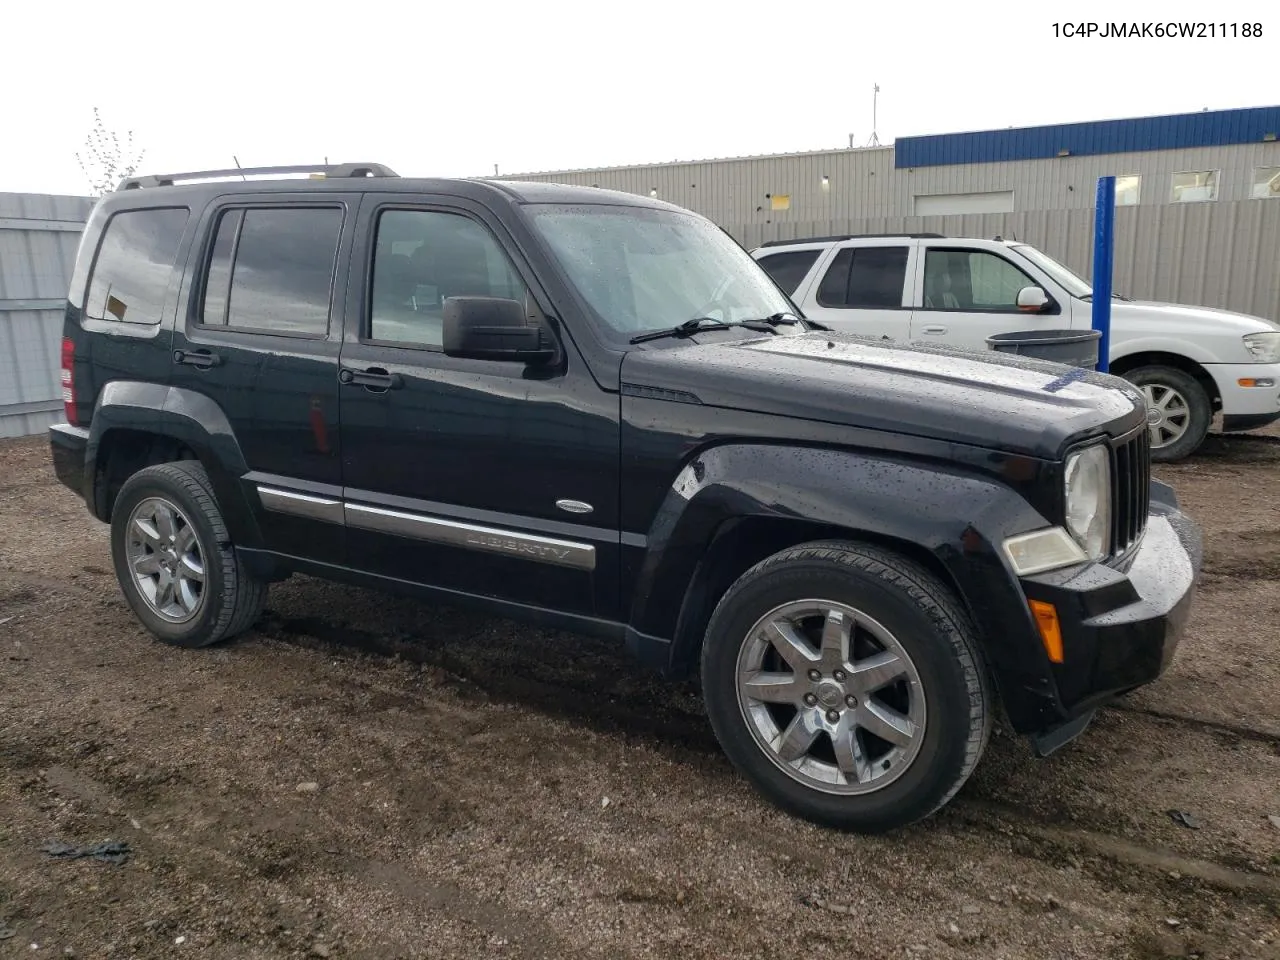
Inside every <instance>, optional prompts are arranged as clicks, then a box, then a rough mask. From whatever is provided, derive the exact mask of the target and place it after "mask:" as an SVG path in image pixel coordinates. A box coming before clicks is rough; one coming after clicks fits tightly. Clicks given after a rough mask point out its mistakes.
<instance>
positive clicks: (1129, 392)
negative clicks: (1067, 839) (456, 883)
mask: <svg viewBox="0 0 1280 960" xmlns="http://www.w3.org/2000/svg"><path fill="white" fill-rule="evenodd" d="M300 173H310V174H311V176H310V177H309V178H303V177H298V176H295V175H297V174H300ZM241 177H243V178H244V179H236V178H241ZM249 177H253V178H254V179H248V178H249ZM182 181H198V182H186V183H183V182H182ZM64 337H65V338H64V340H63V344H62V363H63V370H62V376H63V385H64V397H65V400H66V420H67V422H66V423H65V424H59V425H57V426H54V427H53V428H51V433H50V441H51V446H52V457H53V461H54V464H55V466H56V469H57V473H58V476H59V478H60V479H61V481H62V482H63V483H64V484H66V485H67V486H69V487H70V488H72V489H73V490H75V491H76V492H77V493H79V494H80V495H81V496H82V497H83V498H84V500H85V501H86V503H87V504H88V507H89V509H90V510H91V511H92V513H93V515H94V516H95V517H97V518H98V519H99V520H101V521H103V522H108V523H110V524H111V546H112V556H113V560H114V564H115V569H116V573H117V575H118V577H119V581H120V585H121V588H122V590H123V591H124V595H125V597H126V598H127V599H128V602H129V604H130V605H131V607H132V609H133V610H134V612H135V613H136V615H137V617H138V619H139V620H140V621H141V622H142V623H143V625H144V626H146V628H147V629H148V630H149V631H150V632H151V633H153V634H154V635H155V636H157V637H159V638H160V639H161V640H163V641H165V642H167V643H172V644H178V645H180V646H186V647H200V646H205V645H207V644H211V643H215V642H217V641H219V640H222V639H224V638H227V637H230V636H233V635H235V634H237V633H240V632H242V631H244V630H246V629H248V628H249V627H250V626H252V624H253V623H254V620H255V618H256V617H257V616H258V614H259V613H260V612H261V610H262V608H263V603H264V601H265V598H266V594H267V585H268V584H269V583H271V582H272V581H278V580H281V579H283V578H285V577H287V576H289V575H290V574H291V573H294V572H301V573H305V574H310V575H313V576H319V577H328V578H332V579H335V580H344V581H349V582H351V583H357V584H365V585H368V586H372V587H381V588H389V589H395V590H404V591H410V592H412V593H416V594H418V595H420V596H422V597H424V598H426V599H428V600H432V601H438V602H440V603H448V604H473V605H478V606H479V607H480V608H481V609H483V610H487V611H490V612H492V613H493V614H495V615H501V616H511V617H517V618H526V619H529V620H534V621H537V622H539V623H542V624H545V625H552V626H556V627H561V628H564V629H566V630H571V631H580V632H583V633H589V634H595V635H604V636H607V637H612V638H616V639H617V640H619V641H622V642H624V643H625V644H626V645H627V646H628V647H629V648H630V649H631V650H632V651H634V653H635V654H636V655H638V656H639V657H640V658H642V659H643V660H644V661H646V662H647V663H649V664H651V665H653V666H655V667H657V668H659V669H661V670H663V671H666V672H669V673H671V674H673V675H681V674H684V675H688V673H689V672H691V671H697V672H699V673H700V677H701V683H702V689H703V692H704V696H705V700H706V707H707V712H708V714H709V716H710V720H711V724H712V726H713V727H714V729H715V732H716V734H717V736H718V738H719V740H720V742H721V744H722V745H723V748H724V750H725V752H726V753H727V754H728V756H729V757H730V759H731V760H732V761H733V763H734V764H735V765H736V767H737V768H738V769H739V770H740V771H741V772H742V774H743V775H745V776H746V777H747V778H748V779H749V780H750V781H751V782H752V783H753V784H754V785H755V787H756V788H758V789H759V790H760V791H761V792H762V793H763V794H765V795H766V796H767V797H768V798H770V799H771V800H772V801H773V802H775V803H777V804H779V805H780V806H782V807H783V808H785V809H787V810H790V811H792V812H794V813H795V814H798V815H800V816H803V817H807V818H809V819H811V820H814V821H816V822H820V823H824V824H829V825H834V826H839V827H844V828H849V829H854V830H860V831H868V832H870V831H880V830H886V829H889V828H893V827H896V826H900V825H902V824H906V823H909V822H911V821H913V820H917V819H919V818H922V817H925V816H927V815H929V814H930V813H932V812H933V811H935V810H937V809H938V808H939V807H941V806H942V805H943V804H945V803H946V802H947V801H948V800H949V799H950V798H951V797H952V796H953V795H954V794H955V793H956V791H957V790H958V789H959V788H960V786H961V785H962V784H963V783H964V782H965V780H966V778H967V777H968V776H969V775H970V773H971V772H972V771H973V769H974V766H975V764H977V762H978V758H979V757H980V755H981V754H982V752H983V748H984V747H985V745H986V743H987V739H988V735H989V732H990V729H991V725H992V719H993V715H994V713H995V711H996V710H997V709H998V708H1003V710H1004V713H1005V716H1006V717H1007V720H1008V722H1009V724H1010V725H1011V727H1012V728H1013V729H1015V730H1016V731H1018V732H1019V733H1022V734H1026V735H1027V736H1029V737H1030V738H1031V741H1032V743H1033V745H1034V746H1035V749H1036V750H1037V752H1038V753H1039V754H1041V755H1044V754H1047V753H1048V752H1050V751H1052V750H1054V749H1056V748H1057V747H1059V746H1060V745H1062V744H1063V743H1065V742H1067V741H1068V740H1070V739H1071V738H1072V737H1074V736H1075V735H1077V734H1078V733H1079V732H1080V731H1081V730H1082V729H1084V727H1085V726H1086V724H1087V723H1088V722H1089V719H1090V718H1091V717H1092V716H1093V713H1094V711H1095V710H1096V709H1097V707H1098V706H1099V705H1100V704H1101V703H1103V702H1105V701H1106V700H1108V699H1109V698H1113V697H1115V696H1117V695H1119V694H1121V693H1123V692H1125V691H1128V690H1131V689H1133V688H1134V687H1137V686H1139V685H1142V684H1145V683H1148V682H1150V681H1152V680H1154V679H1155V678H1156V677H1157V676H1159V675H1160V673H1161V672H1162V671H1163V670H1164V668H1165V667H1166V666H1167V664H1168V663H1169V660H1170V658H1171V656H1172V655H1173V651H1174V648H1175V646H1176V645H1177V643H1178V640H1179V637H1180V634H1181V632H1182V631H1183V628H1184V625H1185V623H1186V620H1187V616H1188V610H1189V608H1190V606H1191V602H1192V595H1193V592H1194V588H1195V583H1196V580H1197V577H1198V575H1199V567H1200V552H1201V548H1200V537H1199V533H1198V531H1197V528H1196V527H1195V526H1194V525H1193V523H1191V522H1190V521H1189V520H1188V519H1187V518H1186V517H1185V516H1184V515H1183V514H1182V513H1181V512H1180V511H1179V510H1178V507H1177V503H1176V500H1175V498H1174V496H1173V492H1172V490H1171V489H1170V488H1168V487H1167V486H1164V485H1162V484H1159V483H1156V482H1153V481H1152V480H1151V477H1150V469H1149V465H1150V458H1149V452H1148V435H1147V431H1146V411H1145V407H1144V405H1143V401H1142V399H1141V396H1140V395H1139V394H1138V393H1136V392H1135V391H1134V390H1133V389H1132V388H1131V387H1129V386H1128V385H1127V384H1126V383H1125V382H1124V381H1122V380H1120V379H1117V378H1112V377H1109V376H1105V375H1102V374H1098V373H1095V372H1093V371H1087V372H1086V371H1082V370H1075V369H1070V368H1067V367H1063V366H1058V365H1055V364H1049V363H1043V362H1038V361H1029V360H1025V359H1020V358H1016V357H1013V358H1010V357H1006V356H1003V355H997V354H994V353H993V354H978V353H965V352H961V351H942V350H936V349H929V350H925V349H923V348H922V349H910V348H906V347H904V346H901V345H893V344H887V343H880V342H875V341H869V340H864V339H859V338H856V337H853V336H847V335H840V334H836V333H832V332H829V331H827V330H825V329H823V328H821V327H819V326H818V325H816V324H813V323H811V322H809V321H807V320H806V319H804V318H803V317H802V316H799V315H798V313H797V310H796V307H795V305H794V304H793V303H791V301H790V300H789V299H788V298H787V297H786V296H785V295H784V294H783V293H782V292H780V291H779V289H778V288H777V287H776V286H775V284H774V283H773V281H772V280H771V279H770V278H769V276H768V275H767V274H766V273H765V272H764V271H763V270H762V269H761V268H760V267H759V266H758V265H757V264H756V263H755V261H753V260H752V259H751V257H750V256H748V255H747V253H746V252H745V251H744V250H743V249H742V248H741V247H740V246H739V245H738V244H737V243H735V242H734V241H733V240H732V239H731V238H730V237H729V236H728V235H727V234H725V233H724V232H723V231H722V230H720V229H719V228H717V227H716V226H715V225H714V224H712V223H711V222H709V221H708V220H706V219H704V218H702V217H700V216H697V215H694V214H692V213H690V212H688V211H685V210H682V209H680V208H677V207H674V206H672V205H670V204H666V203H661V202H658V201H656V200H650V199H648V198H644V197H637V196H632V195H629V194H622V193H613V192H609V191H604V190H598V189H589V188H577V187H567V186H559V185H550V184H540V183H513V182H500V181H484V180H424V179H407V178H400V177H397V176H396V175H395V174H394V173H392V172H391V171H390V170H388V169H386V168H385V167H383V166H381V165H378V164H348V165H343V166H340V167H324V168H278V167H277V168H261V169H257V170H251V171H240V170H236V171H205V172H201V173H195V174H180V175H171V176H150V177H139V178H133V179H129V180H126V181H125V182H123V183H122V184H121V185H120V188H119V189H118V190H117V191H115V192H114V193H112V194H110V195H108V196H106V197H105V198H103V199H102V200H101V201H100V202H99V203H98V205H97V207H96V208H95V210H94V212H93V214H92V217H91V218H90V220H89V223H88V225H87V228H86V229H85V231H84V235H83V238H82V240H81V245H80V250H79V255H78V259H77V263H76V268H75V273H74V277H73V279H72V283H71V289H70V293H69V297H68V305H67V314H66V325H65V334H64Z"/></svg>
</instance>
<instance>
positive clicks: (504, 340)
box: [442, 297, 555, 363]
mask: <svg viewBox="0 0 1280 960" xmlns="http://www.w3.org/2000/svg"><path fill="white" fill-rule="evenodd" d="M443 326H444V329H443V336H442V340H443V343H442V346H443V348H444V353H445V356H448V357H466V358H469V359H472V360H507V361H515V362H523V363H536V362H539V361H542V360H549V359H551V358H552V357H553V356H555V347H554V345H553V344H551V343H549V342H548V340H547V335H546V334H545V333H544V332H543V330H542V328H541V327H538V326H531V325H530V323H529V319H528V317H526V316H525V309H524V304H522V303H521V302H520V301H519V300H506V299H503V298H502V297H449V298H447V299H446V300H445V302H444V325H443Z"/></svg>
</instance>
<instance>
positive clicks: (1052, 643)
mask: <svg viewBox="0 0 1280 960" xmlns="http://www.w3.org/2000/svg"><path fill="white" fill-rule="evenodd" d="M1027 602H1028V603H1030V604H1031V613H1032V615H1033V616H1034V617H1035V618H1036V626H1037V627H1039V628H1040V641H1041V642H1042V643H1043V644H1044V652H1045V653H1047V654H1048V655H1049V659H1050V660H1051V661H1052V662H1053V663H1061V662H1062V627H1061V626H1060V625H1059V623H1058V611H1057V608H1055V607H1054V605H1053V604H1052V603H1045V602H1044V601H1043V600H1029V601H1027Z"/></svg>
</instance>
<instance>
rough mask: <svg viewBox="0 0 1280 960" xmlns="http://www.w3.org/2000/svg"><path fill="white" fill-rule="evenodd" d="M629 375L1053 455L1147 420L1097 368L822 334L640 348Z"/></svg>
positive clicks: (877, 425) (793, 412)
mask: <svg viewBox="0 0 1280 960" xmlns="http://www.w3.org/2000/svg"><path fill="white" fill-rule="evenodd" d="M719 336H723V334H719ZM622 379H623V383H624V390H625V389H628V388H631V389H634V388H636V387H640V388H650V390H652V389H653V388H657V389H658V390H661V391H673V392H676V393H680V394H685V395H690V394H691V395H693V396H696V397H697V398H698V400H699V401H701V402H702V403H704V404H709V405H712V406H717V407H727V408H731V409H734V410H743V411H753V412H756V413H762V414H772V415H775V416H787V417H796V418H802V419H806V420H820V421H824V422H827V423H840V424H847V425H849V426H856V427H862V428H866V429H872V430H883V431H887V432H890V433H899V434H911V435H913V436H919V437H929V438H932V439H935V440H943V441H949V442H954V443H964V444H969V445H972V446H978V447H985V448H988V449H996V450H1004V451H1008V452H1013V453H1021V454H1025V455H1030V456H1035V457H1042V458H1045V459H1056V458H1058V457H1059V456H1061V454H1062V451H1063V448H1064V447H1065V446H1067V445H1069V444H1071V443H1074V442H1076V441H1078V440H1081V439H1084V438H1087V437H1092V436H1099V435H1102V434H1109V435H1111V436H1120V435H1122V434H1125V433H1127V432H1129V431H1130V430H1132V429H1134V428H1136V427H1137V426H1138V425H1139V424H1141V423H1142V422H1143V421H1144V419H1145V416H1146V410H1145V406H1144V404H1143V402H1142V398H1141V395H1140V394H1139V393H1138V392H1137V391H1136V390H1134V389H1133V388H1132V387H1130V386H1129V385H1128V384H1127V383H1126V382H1125V381H1122V380H1120V379H1119V378H1116V377H1110V376H1107V375H1105V374H1099V373H1095V372H1094V371H1085V370H1079V369H1075V368H1068V367H1063V366H1059V365H1057V364H1051V363H1045V362H1043V361H1039V360H1031V359H1027V358H1023V357H1017V356H1010V355H1008V354H1001V353H994V352H993V353H976V352H967V351H960V350H955V349H938V348H934V347H926V346H918V345H912V346H906V345H903V344H900V343H893V342H890V341H876V340H869V339H865V338H862V337H856V336H852V335H849V334H838V333H832V332H823V331H811V332H809V333H806V334H802V335H798V336H766V337H763V338H759V339H755V338H753V339H750V340H730V341H724V340H720V341H718V342H712V343H693V344H690V343H684V344H680V345H673V346H672V347H670V348H659V349H646V350H637V351H634V352H632V353H629V354H628V355H627V357H626V359H625V360H624V362H623V365H622ZM646 392H648V391H646ZM689 399H690V400H692V397H689Z"/></svg>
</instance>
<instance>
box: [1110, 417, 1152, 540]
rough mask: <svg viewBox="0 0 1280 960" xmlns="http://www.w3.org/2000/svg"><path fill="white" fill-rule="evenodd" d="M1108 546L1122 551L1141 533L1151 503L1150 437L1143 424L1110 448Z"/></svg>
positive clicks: (1144, 526) (1139, 536)
mask: <svg viewBox="0 0 1280 960" xmlns="http://www.w3.org/2000/svg"><path fill="white" fill-rule="evenodd" d="M1111 465H1112V474H1111V476H1112V481H1113V483H1112V488H1113V492H1112V511H1111V545H1112V546H1111V550H1112V553H1113V554H1114V555H1116V556H1119V555H1120V554H1123V553H1124V552H1125V551H1127V550H1128V549H1129V548H1130V547H1131V546H1133V545H1134V544H1135V543H1137V542H1138V540H1139V539H1141V537H1142V533H1143V531H1144V530H1145V529H1146V526H1147V510H1148V509H1149V508H1150V506H1151V438H1150V435H1149V434H1148V433H1147V430H1146V428H1145V427H1144V428H1143V429H1142V430H1141V431H1140V432H1139V433H1137V434H1133V435H1131V436H1129V437H1127V438H1125V439H1124V440H1121V441H1120V442H1119V443H1117V444H1116V445H1115V446H1114V447H1113V448H1112V457H1111Z"/></svg>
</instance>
